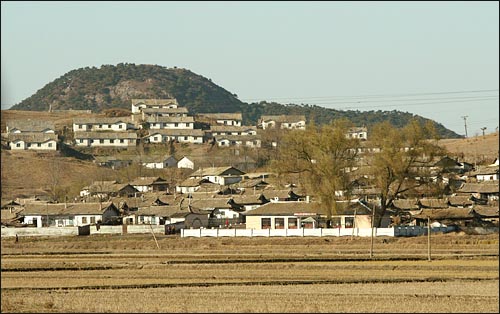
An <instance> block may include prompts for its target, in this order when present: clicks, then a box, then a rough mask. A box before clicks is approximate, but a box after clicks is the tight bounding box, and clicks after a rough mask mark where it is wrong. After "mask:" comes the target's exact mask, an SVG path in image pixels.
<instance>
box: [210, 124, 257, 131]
mask: <svg viewBox="0 0 500 314" xmlns="http://www.w3.org/2000/svg"><path fill="white" fill-rule="evenodd" d="M207 131H209V132H247V131H257V128H256V127H254V126H237V125H211V126H210V130H207Z"/></svg>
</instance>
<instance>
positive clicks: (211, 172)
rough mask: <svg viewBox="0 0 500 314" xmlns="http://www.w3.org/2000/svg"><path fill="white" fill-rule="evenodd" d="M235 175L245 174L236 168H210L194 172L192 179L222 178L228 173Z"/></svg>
mask: <svg viewBox="0 0 500 314" xmlns="http://www.w3.org/2000/svg"><path fill="white" fill-rule="evenodd" d="M229 172H232V173H235V174H237V175H240V174H245V173H244V172H243V171H241V170H239V169H237V168H234V167H230V166H229V167H227V166H226V167H208V168H200V169H198V170H196V171H195V172H193V173H192V174H191V175H190V177H196V176H220V175H224V174H226V173H229Z"/></svg>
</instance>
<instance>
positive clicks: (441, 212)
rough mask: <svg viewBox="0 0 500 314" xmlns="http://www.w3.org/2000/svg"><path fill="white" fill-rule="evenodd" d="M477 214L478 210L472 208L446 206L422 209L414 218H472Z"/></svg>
mask: <svg viewBox="0 0 500 314" xmlns="http://www.w3.org/2000/svg"><path fill="white" fill-rule="evenodd" d="M475 216H477V214H476V212H475V211H474V210H473V209H470V208H455V207H450V208H444V209H422V210H421V211H420V212H419V213H417V214H415V215H413V217H414V218H420V219H426V218H427V217H429V218H430V219H433V220H439V219H470V218H473V217H475Z"/></svg>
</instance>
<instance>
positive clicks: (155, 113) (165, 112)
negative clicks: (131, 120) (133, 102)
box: [141, 107, 188, 120]
mask: <svg viewBox="0 0 500 314" xmlns="http://www.w3.org/2000/svg"><path fill="white" fill-rule="evenodd" d="M141 114H142V119H143V120H147V119H148V118H149V117H187V116H188V109H187V108H186V107H176V108H144V109H142V110H141Z"/></svg>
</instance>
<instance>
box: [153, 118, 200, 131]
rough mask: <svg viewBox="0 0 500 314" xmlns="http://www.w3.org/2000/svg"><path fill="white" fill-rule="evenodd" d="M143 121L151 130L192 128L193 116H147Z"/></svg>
mask: <svg viewBox="0 0 500 314" xmlns="http://www.w3.org/2000/svg"><path fill="white" fill-rule="evenodd" d="M145 122H146V123H148V124H149V128H150V129H151V130H157V129H194V118H193V117H148V118H147V119H145Z"/></svg>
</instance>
